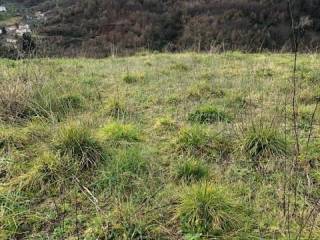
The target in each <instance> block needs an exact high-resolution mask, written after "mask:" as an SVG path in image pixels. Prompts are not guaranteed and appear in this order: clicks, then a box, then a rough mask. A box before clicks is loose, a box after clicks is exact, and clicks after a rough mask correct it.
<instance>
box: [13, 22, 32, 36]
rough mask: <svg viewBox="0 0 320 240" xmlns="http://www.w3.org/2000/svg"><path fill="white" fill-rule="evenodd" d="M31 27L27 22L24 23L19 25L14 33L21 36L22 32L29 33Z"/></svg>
mask: <svg viewBox="0 0 320 240" xmlns="http://www.w3.org/2000/svg"><path fill="white" fill-rule="evenodd" d="M30 32H31V29H30V26H29V25H28V24H25V25H19V28H18V29H17V30H16V34H17V35H18V36H20V37H21V36H22V35H23V34H24V33H30Z"/></svg>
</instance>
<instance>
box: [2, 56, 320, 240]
mask: <svg viewBox="0 0 320 240" xmlns="http://www.w3.org/2000/svg"><path fill="white" fill-rule="evenodd" d="M292 59H293V56H291V55H289V54H241V53H238V52H227V53H225V54H195V53H185V54H140V55H137V56H132V57H125V58H107V59H95V60H93V59H33V60H21V61H10V60H3V59H2V60H0V78H1V79H2V81H0V102H1V104H0V119H1V121H0V167H1V168H0V238H1V239H124V240H125V239H170V240H174V239H177V240H178V239H188V240H191V239H193V240H200V239H258V238H261V239H288V237H289V235H290V236H291V239H319V238H320V222H319V218H318V203H319V186H320V178H319V176H320V170H319V156H320V152H319V149H320V148H319V146H320V142H319V134H320V128H319V126H320V125H319V120H320V116H319V114H318V112H317V111H316V109H317V106H318V101H319V94H320V89H319V81H320V79H319V69H320V68H319V67H320V61H319V55H316V54H314V55H301V56H299V57H298V70H297V71H298V72H297V76H298V81H299V82H298V86H299V91H298V94H297V99H298V103H299V110H298V111H299V118H298V125H297V127H298V130H299V142H300V151H299V154H298V157H297V158H295V156H296V154H295V150H294V142H295V141H294V139H295V137H294V131H293V129H294V124H293V121H292V116H293V113H292V106H291V97H292V94H291V93H292V84H291V82H290V79H291V76H292ZM300 89H301V90H300ZM292 166H295V168H293V169H292V168H291V167H292Z"/></svg>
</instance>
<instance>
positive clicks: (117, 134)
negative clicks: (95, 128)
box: [99, 122, 141, 144]
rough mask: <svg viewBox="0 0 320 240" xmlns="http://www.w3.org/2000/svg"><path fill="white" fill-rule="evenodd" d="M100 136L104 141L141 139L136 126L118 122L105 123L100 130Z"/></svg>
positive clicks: (118, 141)
mask: <svg viewBox="0 0 320 240" xmlns="http://www.w3.org/2000/svg"><path fill="white" fill-rule="evenodd" d="M99 136H100V137H101V138H102V139H103V141H104V142H111V143H117V144H119V143H132V142H138V141H141V138H140V132H139V130H138V129H137V128H136V127H135V126H133V125H131V124H121V123H118V122H112V123H109V124H107V125H105V126H104V127H103V128H102V129H101V130H100V131H99Z"/></svg>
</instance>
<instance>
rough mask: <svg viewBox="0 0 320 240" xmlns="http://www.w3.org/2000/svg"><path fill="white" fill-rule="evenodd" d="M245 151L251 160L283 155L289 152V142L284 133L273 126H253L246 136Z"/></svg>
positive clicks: (243, 147) (243, 144) (243, 146)
mask: <svg viewBox="0 0 320 240" xmlns="http://www.w3.org/2000/svg"><path fill="white" fill-rule="evenodd" d="M242 150H243V152H244V153H245V154H246V155H247V156H248V157H249V158H250V159H251V160H254V161H255V160H259V159H261V158H268V157H281V156H285V155H287V154H288V143H287V141H286V139H285V137H284V136H282V134H280V132H278V131H277V130H276V129H274V128H271V127H263V126H262V127H252V128H250V129H249V130H248V131H247V133H246V134H245V136H244V141H243V143H242Z"/></svg>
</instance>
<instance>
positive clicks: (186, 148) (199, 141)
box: [176, 125, 213, 155]
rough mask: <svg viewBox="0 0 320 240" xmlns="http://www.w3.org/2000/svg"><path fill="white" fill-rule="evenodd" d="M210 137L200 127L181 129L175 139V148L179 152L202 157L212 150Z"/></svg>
mask: <svg viewBox="0 0 320 240" xmlns="http://www.w3.org/2000/svg"><path fill="white" fill-rule="evenodd" d="M212 140H213V139H212V137H211V136H210V134H209V133H208V131H207V130H206V129H203V128H202V127H201V126H197V125H194V126H191V127H184V128H182V129H181V130H180V131H179V133H178V136H177V138H176V147H177V150H178V151H179V152H182V153H186V154H193V155H203V154H208V153H210V152H211V150H212V148H213V142H212Z"/></svg>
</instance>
